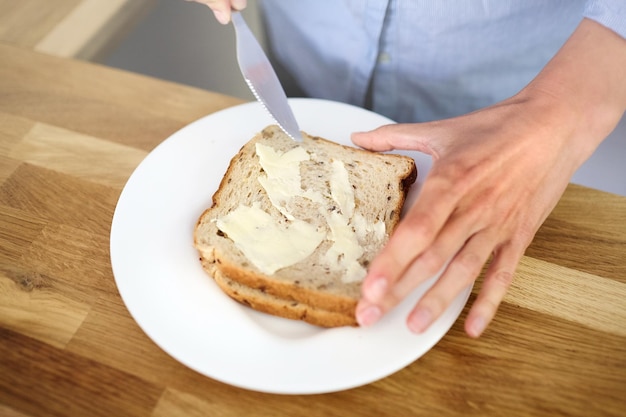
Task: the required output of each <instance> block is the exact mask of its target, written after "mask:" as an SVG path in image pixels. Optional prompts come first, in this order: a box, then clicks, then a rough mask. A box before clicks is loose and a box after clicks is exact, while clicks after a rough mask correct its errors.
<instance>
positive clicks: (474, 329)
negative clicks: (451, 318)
mask: <svg viewBox="0 0 626 417" xmlns="http://www.w3.org/2000/svg"><path fill="white" fill-rule="evenodd" d="M485 327H486V322H485V318H484V317H480V316H479V317H475V318H474V319H473V320H472V322H471V323H470V325H469V329H468V330H469V332H468V333H469V335H470V336H471V337H478V336H480V335H481V334H482V333H483V332H484V331H485Z"/></svg>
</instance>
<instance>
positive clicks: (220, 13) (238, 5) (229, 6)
mask: <svg viewBox="0 0 626 417" xmlns="http://www.w3.org/2000/svg"><path fill="white" fill-rule="evenodd" d="M187 1H195V2H196V3H203V4H206V5H207V6H209V8H210V9H211V10H213V14H214V15H215V18H216V19H217V21H218V22H220V23H221V24H223V25H226V24H228V22H230V14H231V11H232V10H243V9H245V8H246V6H247V5H248V4H247V0H187Z"/></svg>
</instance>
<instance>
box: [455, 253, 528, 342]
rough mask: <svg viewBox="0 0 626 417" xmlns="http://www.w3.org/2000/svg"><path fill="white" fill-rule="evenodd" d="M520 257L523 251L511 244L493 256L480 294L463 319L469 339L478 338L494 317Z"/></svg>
mask: <svg viewBox="0 0 626 417" xmlns="http://www.w3.org/2000/svg"><path fill="white" fill-rule="evenodd" d="M522 255H523V250H516V249H515V247H514V246H513V245H511V244H509V245H506V246H504V247H502V249H501V250H499V251H497V252H496V253H495V254H494V258H493V260H492V262H491V265H489V268H488V269H487V272H486V273H485V278H484V280H483V286H482V288H481V290H480V293H479V294H478V297H477V298H476V300H475V301H474V304H473V305H472V308H471V309H470V311H469V313H468V315H467V318H466V319H465V332H466V333H467V334H468V335H469V336H470V337H479V336H480V335H481V334H482V333H483V331H484V330H485V329H486V328H487V326H488V325H489V323H491V320H493V318H494V317H495V315H496V311H497V310H498V307H499V306H500V303H501V302H502V300H503V299H504V296H505V295H506V293H507V291H508V290H509V287H510V286H511V282H512V281H513V275H514V271H515V269H516V268H517V264H518V263H519V261H520V259H521V258H522Z"/></svg>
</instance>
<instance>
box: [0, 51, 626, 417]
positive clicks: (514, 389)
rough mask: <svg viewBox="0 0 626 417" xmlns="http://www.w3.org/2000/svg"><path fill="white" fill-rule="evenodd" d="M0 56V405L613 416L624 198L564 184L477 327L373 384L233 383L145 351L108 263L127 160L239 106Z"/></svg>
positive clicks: (61, 412)
mask: <svg viewBox="0 0 626 417" xmlns="http://www.w3.org/2000/svg"><path fill="white" fill-rule="evenodd" d="M0 63H1V64H0V415H2V416H19V417H34V416H222V417H224V416H297V415H306V416H309V417H314V416H387V415H389V416H409V415H427V416H458V415H471V416H486V415H492V416H525V415H533V416H624V415H626V198H624V197H620V196H616V195H612V194H607V193H604V192H600V191H596V190H592V189H589V188H584V187H580V186H574V185H571V186H570V187H569V188H568V189H567V191H566V193H565V194H564V196H563V198H562V199H561V201H560V203H559V205H558V206H557V207H556V209H555V210H554V212H553V213H552V214H551V216H550V217H549V218H548V219H547V221H546V222H545V224H544V225H543V227H542V228H541V229H540V230H539V233H538V234H537V236H536V238H535V240H534V241H533V243H532V245H531V247H530V248H529V249H528V251H527V253H526V255H525V257H524V258H523V259H522V262H521V264H520V266H519V268H518V270H517V273H516V278H515V281H514V284H513V287H512V288H511V290H510V292H509V293H508V295H507V297H506V299H505V300H504V303H503V304H502V306H501V308H500V311H499V314H498V315H497V317H496V319H495V320H494V322H493V324H492V325H491V326H490V327H489V329H488V330H487V331H486V333H485V334H484V336H483V337H481V338H480V339H478V340H472V339H469V338H468V337H467V336H465V334H464V332H463V326H462V324H463V319H464V318H465V315H466V313H467V307H466V309H465V311H464V312H463V314H462V315H461V317H460V318H459V320H458V321H457V323H456V324H455V325H454V326H453V327H452V329H451V330H450V331H449V333H448V334H447V335H446V336H445V337H444V338H443V339H442V340H441V341H440V342H439V343H438V344H437V345H436V346H435V347H434V348H433V349H432V350H431V351H429V352H428V353H427V354H426V355H424V356H423V357H422V358H420V359H419V360H417V361H415V362H414V363H412V364H411V365H409V366H408V367H406V368H404V369H402V370H401V371H399V372H397V373H395V374H393V375H391V376H389V377H387V378H384V379H382V380H380V381H377V382H374V383H372V384H369V385H366V386H363V387H360V388H356V389H351V390H347V391H343V392H338V393H333V394H324V395H313V396H298V395H295V396H281V395H270V394H263V393H258V392H251V391H246V390H242V389H238V388H235V387H231V386H228V385H225V384H223V383H220V382H217V381H214V380H212V379H210V378H207V377H204V376H202V375H200V374H198V373H196V372H194V371H192V370H190V369H189V368H186V367H185V366H183V365H181V364H180V363H178V362H177V361H175V360H174V359H172V358H171V357H170V356H168V355H167V354H166V353H164V352H163V351H162V350H161V349H159V348H158V347H157V346H156V345H155V344H154V343H153V342H152V341H151V340H150V339H149V338H148V337H147V336H146V335H145V334H144V333H143V332H142V331H141V329H140V328H139V327H138V326H137V324H136V323H135V322H134V320H133V319H132V318H131V316H130V315H129V313H128V311H127V309H126V307H125V306H124V304H123V302H122V300H121V299H120V296H119V294H118V292H117V289H116V286H115V283H114V279H113V275H112V271H111V265H110V259H109V233H110V227H111V219H112V215H113V212H114V209H115V205H116V203H117V198H118V197H119V195H120V192H121V190H122V187H123V186H124V183H125V181H126V180H127V178H128V177H129V176H130V174H131V173H132V171H133V169H134V168H135V167H136V166H137V164H138V163H139V162H140V161H141V160H142V158H143V157H144V156H146V155H147V153H148V152H149V151H150V150H151V149H153V148H154V147H155V146H156V145H158V144H159V143H160V142H162V141H163V140H164V139H166V138H167V137H168V136H169V135H171V134H172V133H173V132H175V131H176V130H178V129H180V128H181V127H183V126H185V125H186V124H188V123H190V122H192V121H194V120H196V119H198V118H200V117H202V116H205V115H207V114H210V113H212V112H214V111H217V110H220V109H223V108H226V107H228V106H232V105H235V104H238V103H239V101H238V100H237V99H234V98H230V97H226V96H223V95H219V94H214V93H211V92H208V91H203V90H198V89H194V88H190V87H185V86H182V85H177V84H173V83H168V82H164V81H160V80H156V79H151V78H148V77H144V76H140V75H136V74H131V73H127V72H122V71H119V70H114V69H109V68H104V67H100V66H97V65H93V64H88V63H85V62H79V61H73V60H69V59H64V58H56V57H52V56H48V55H44V54H39V53H36V52H31V51H29V50H27V49H23V48H20V47H16V46H8V45H7V44H1V43H0ZM479 288H480V281H479V282H478V284H477V286H476V288H475V290H474V294H473V295H472V297H471V299H470V302H471V301H472V300H473V299H474V297H475V294H476V291H477V290H478V289H479ZM271 377H272V376H271V375H268V378H271ZM303 377H306V376H303Z"/></svg>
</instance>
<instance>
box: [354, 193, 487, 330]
mask: <svg viewBox="0 0 626 417" xmlns="http://www.w3.org/2000/svg"><path fill="white" fill-rule="evenodd" d="M435 184H436V181H435V182H431V183H429V185H430V186H431V187H434V186H435ZM426 191H429V190H426ZM422 195H426V196H427V195H428V194H427V193H423V194H422ZM433 195H440V196H442V198H440V199H437V198H433V201H432V202H431V201H428V200H426V202H425V205H424V204H422V207H429V208H430V209H429V210H426V211H420V210H419V207H416V206H417V204H416V206H414V207H416V208H417V209H416V210H413V211H411V212H409V214H407V217H406V218H405V219H404V220H403V221H402V223H401V224H400V225H399V226H398V228H397V229H396V231H395V232H394V234H393V236H392V238H391V239H390V241H389V242H388V244H387V245H386V247H385V248H384V249H383V250H382V251H381V253H380V254H379V255H378V256H377V257H376V259H375V260H374V261H373V262H372V263H371V265H370V269H369V273H368V276H367V277H366V279H365V280H364V282H363V285H362V299H361V301H360V302H359V304H358V305H357V310H356V315H357V320H358V321H359V323H360V324H361V325H364V326H367V325H371V324H373V323H374V322H376V321H377V320H378V319H379V318H380V317H381V316H382V315H383V314H384V313H386V312H387V311H388V310H390V309H391V308H393V307H394V306H395V305H396V304H398V303H399V302H400V301H401V300H402V299H403V298H404V297H406V296H407V295H408V294H410V293H411V292H412V291H413V290H414V289H415V288H417V287H418V286H419V285H420V284H421V283H423V282H424V281H426V280H427V279H429V278H431V277H432V276H434V275H435V274H437V272H439V271H440V270H441V269H442V268H443V267H444V266H445V264H446V262H447V261H448V260H449V259H450V258H452V256H453V255H454V254H455V253H457V252H458V251H459V249H460V247H461V246H462V245H463V242H465V241H466V240H467V239H468V237H469V236H472V235H475V234H476V232H477V231H478V230H480V228H481V227H482V226H481V223H480V222H479V221H478V216H479V215H480V214H481V213H480V210H473V211H467V212H465V213H464V214H463V215H459V216H456V215H452V216H450V217H446V216H445V215H439V214H440V213H449V212H450V211H452V210H450V208H449V207H450V206H453V205H454V204H455V200H454V199H450V198H446V197H445V196H446V195H450V193H437V192H435V193H434V194H433ZM420 203H424V200H422V201H420ZM445 222H447V224H446V226H445V227H444V228H442V225H443V223H445ZM440 229H441V231H440V232H437V231H438V230H440ZM482 235H484V233H483V234H482ZM482 235H479V236H482ZM483 240H484V239H481V238H479V237H474V238H473V239H472V240H470V241H469V242H468V243H467V244H466V248H465V249H464V252H462V253H461V254H460V255H458V256H460V258H455V259H453V261H452V263H451V265H450V266H449V267H448V271H453V272H456V270H457V269H458V268H457V267H456V266H455V265H456V262H459V263H460V265H461V266H463V265H467V264H468V263H469V260H470V259H477V262H478V263H480V265H479V266H478V267H475V268H478V269H477V270H476V273H475V274H474V275H473V276H472V277H471V279H474V278H475V277H476V276H477V275H478V272H480V268H481V267H482V264H483V263H484V262H485V260H486V258H487V257H488V256H489V253H490V252H491V248H492V247H493V246H488V245H485V244H484V242H483ZM476 245H484V246H485V249H483V251H482V252H481V255H482V256H475V254H474V252H477V249H476ZM479 247H480V248H483V246H479ZM468 251H469V252H468ZM459 291H460V289H459ZM421 313H425V312H424V311H422V312H421ZM432 313H433V315H432V316H433V317H434V316H435V315H437V312H436V311H434V310H433V311H432ZM423 321H426V320H425V318H424V320H423ZM416 327H418V326H416Z"/></svg>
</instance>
